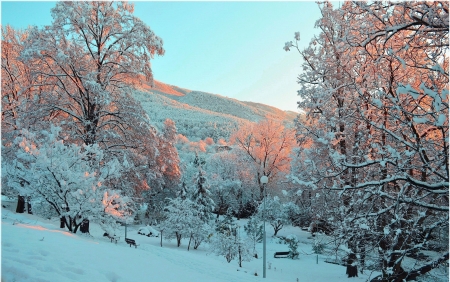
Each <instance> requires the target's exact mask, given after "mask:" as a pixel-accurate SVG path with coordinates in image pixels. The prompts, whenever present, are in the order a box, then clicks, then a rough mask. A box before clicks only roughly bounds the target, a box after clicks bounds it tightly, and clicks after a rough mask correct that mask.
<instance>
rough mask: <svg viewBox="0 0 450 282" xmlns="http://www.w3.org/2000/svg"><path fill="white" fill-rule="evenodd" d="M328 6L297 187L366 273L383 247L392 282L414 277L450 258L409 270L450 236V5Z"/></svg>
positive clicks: (308, 69) (305, 82)
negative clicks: (413, 258) (369, 259)
mask: <svg viewBox="0 0 450 282" xmlns="http://www.w3.org/2000/svg"><path fill="white" fill-rule="evenodd" d="M320 9H321V11H322V16H323V18H322V19H321V20H319V21H318V22H317V27H319V28H320V29H321V33H320V35H319V36H317V37H316V38H314V39H313V40H312V41H311V43H310V45H309V47H308V48H307V49H305V50H304V51H300V50H299V52H300V54H301V56H302V59H303V60H304V63H303V67H304V72H303V73H302V74H301V75H300V76H299V84H300V90H299V95H300V97H301V102H300V103H299V105H300V107H301V108H302V109H303V110H304V111H305V112H306V118H305V119H303V120H298V122H297V137H298V141H299V144H303V146H304V147H303V152H302V153H301V156H302V157H304V158H305V162H304V163H305V165H304V166H303V167H302V169H301V170H299V171H298V174H297V180H298V181H297V182H298V183H299V184H301V185H303V186H304V187H308V188H309V189H312V190H313V191H315V194H316V195H317V196H318V198H319V199H320V198H322V199H323V201H322V203H323V205H319V207H320V209H321V210H322V214H323V215H324V217H323V218H325V219H326V220H328V221H329V223H331V224H333V225H334V228H335V231H334V235H335V236H337V239H338V240H342V242H343V243H344V244H347V246H348V248H349V250H350V255H349V257H352V258H356V257H357V256H356V254H358V255H359V256H358V257H359V259H360V265H364V260H365V255H366V252H367V251H368V250H373V249H375V250H377V251H378V255H379V257H380V261H381V262H382V263H381V264H380V265H379V267H380V268H379V270H380V271H381V272H382V280H383V281H404V280H414V279H416V278H417V277H418V276H419V275H422V274H424V273H426V272H428V271H430V270H432V269H433V268H435V267H436V266H437V265H439V263H441V262H443V261H445V260H448V254H449V253H448V247H445V248H440V249H439V250H438V252H437V255H436V259H434V260H432V261H429V262H418V263H417V264H416V265H415V266H413V267H410V266H407V265H405V264H403V261H404V260H405V257H406V256H407V255H408V254H409V253H411V252H416V251H420V250H426V249H427V248H428V247H427V246H428V245H429V244H436V243H437V242H436V240H435V239H433V234H434V235H436V234H438V233H439V232H441V231H440V230H447V231H448V180H449V170H448V142H447V139H448V125H447V124H448V81H449V80H448V71H446V70H448V56H447V54H448V50H449V47H448V46H449V45H448V33H449V25H448V17H449V16H448V3H447V2H439V1H436V2H425V1H418V2H373V3H372V2H371V3H366V2H356V1H355V2H345V3H344V5H343V6H342V7H341V8H340V9H333V7H332V5H331V3H323V4H321V6H320ZM295 39H296V42H297V41H298V40H299V36H297V34H296V35H295ZM297 46H298V45H296V44H294V43H292V42H288V43H287V44H286V46H285V49H286V50H289V48H291V47H297ZM325 199H327V200H325ZM313 209H315V210H313V213H315V212H316V211H317V206H316V205H314V207H313Z"/></svg>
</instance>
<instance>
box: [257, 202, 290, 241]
mask: <svg viewBox="0 0 450 282" xmlns="http://www.w3.org/2000/svg"><path fill="white" fill-rule="evenodd" d="M257 216H258V217H259V218H260V219H261V220H266V221H267V222H269V223H270V225H272V227H273V230H274V234H273V236H277V233H278V231H280V230H281V229H282V228H283V226H284V225H286V224H288V223H290V221H289V218H288V215H287V213H286V209H285V208H284V205H283V204H282V203H281V202H280V199H279V198H278V197H277V196H275V197H274V198H273V199H272V198H268V199H266V206H265V208H264V202H262V203H261V204H260V205H259V207H258V213H257Z"/></svg>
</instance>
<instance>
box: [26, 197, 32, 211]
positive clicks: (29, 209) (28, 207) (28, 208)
mask: <svg viewBox="0 0 450 282" xmlns="http://www.w3.org/2000/svg"><path fill="white" fill-rule="evenodd" d="M27 211H28V213H29V214H33V212H32V210H31V197H27Z"/></svg>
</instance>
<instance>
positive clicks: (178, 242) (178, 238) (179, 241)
mask: <svg viewBox="0 0 450 282" xmlns="http://www.w3.org/2000/svg"><path fill="white" fill-rule="evenodd" d="M175 236H177V247H179V246H180V245H181V234H179V233H178V232H175Z"/></svg>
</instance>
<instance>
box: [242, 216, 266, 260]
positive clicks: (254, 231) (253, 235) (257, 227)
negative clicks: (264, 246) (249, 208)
mask: <svg viewBox="0 0 450 282" xmlns="http://www.w3.org/2000/svg"><path fill="white" fill-rule="evenodd" d="M244 230H245V233H247V238H249V239H250V241H251V242H252V243H253V253H254V254H256V243H261V242H262V240H263V236H264V230H263V225H262V223H261V220H260V219H259V218H258V217H256V216H252V217H251V218H250V219H249V220H248V221H247V224H245V225H244Z"/></svg>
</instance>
